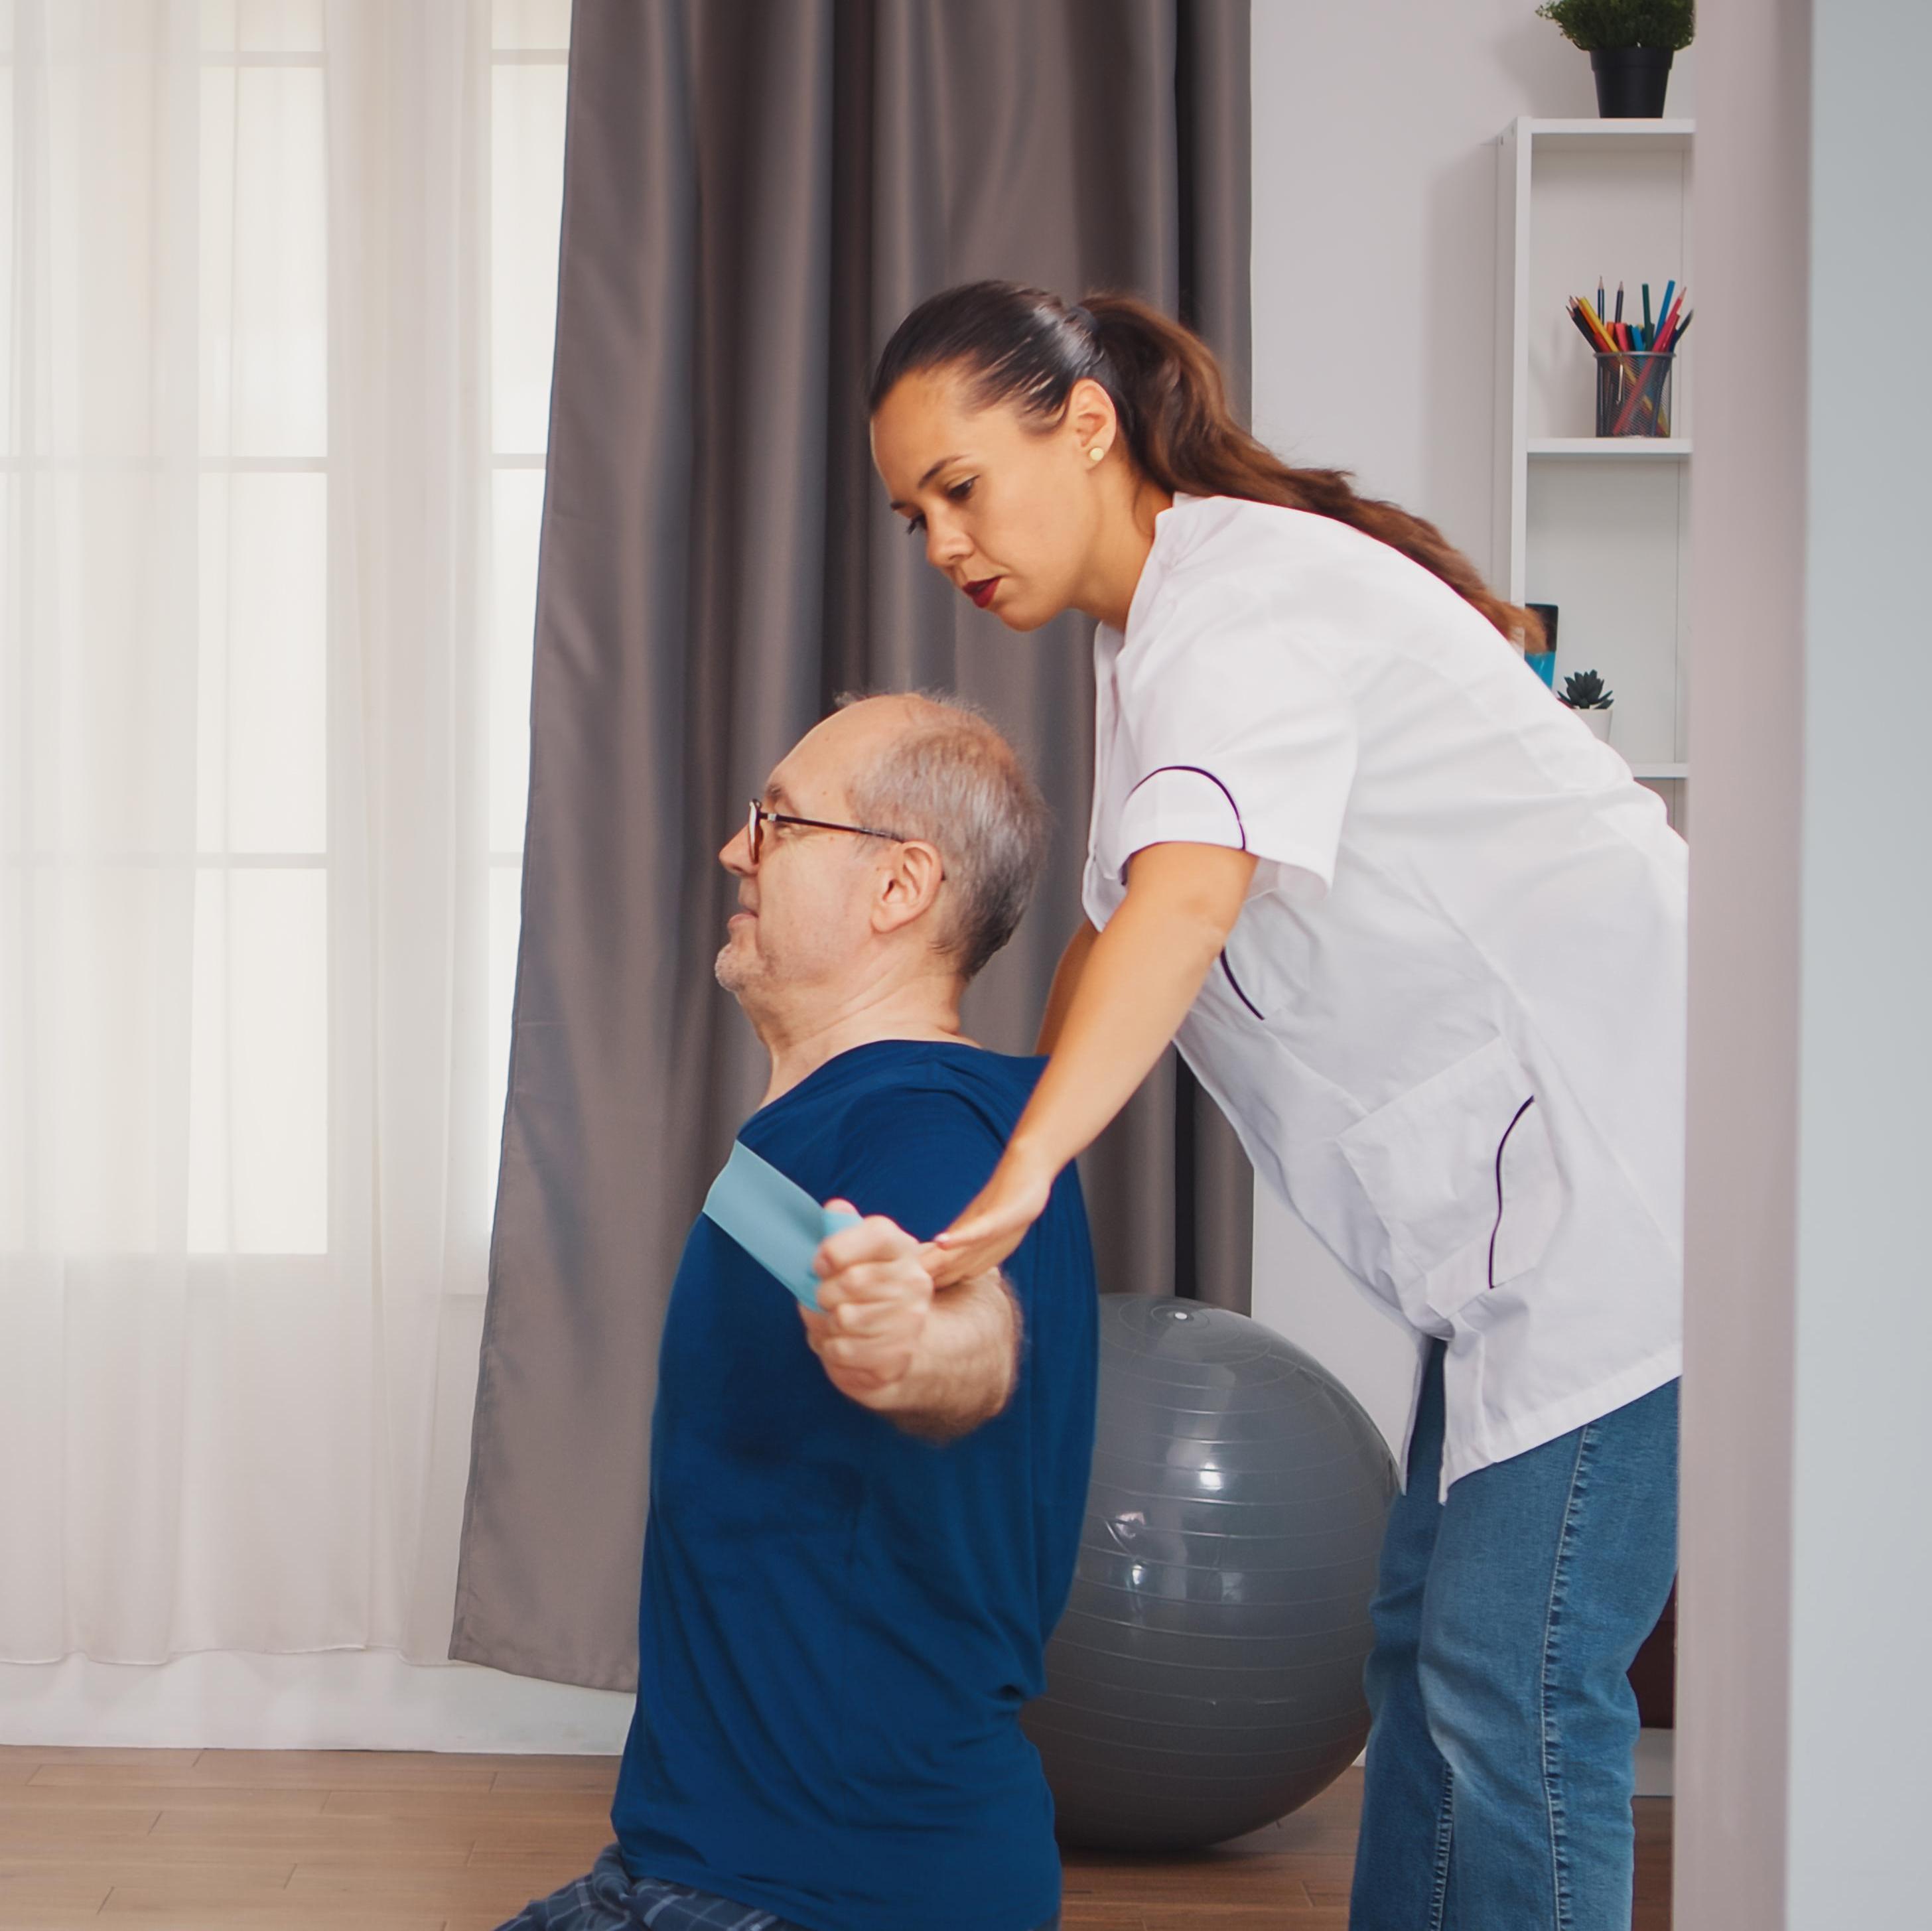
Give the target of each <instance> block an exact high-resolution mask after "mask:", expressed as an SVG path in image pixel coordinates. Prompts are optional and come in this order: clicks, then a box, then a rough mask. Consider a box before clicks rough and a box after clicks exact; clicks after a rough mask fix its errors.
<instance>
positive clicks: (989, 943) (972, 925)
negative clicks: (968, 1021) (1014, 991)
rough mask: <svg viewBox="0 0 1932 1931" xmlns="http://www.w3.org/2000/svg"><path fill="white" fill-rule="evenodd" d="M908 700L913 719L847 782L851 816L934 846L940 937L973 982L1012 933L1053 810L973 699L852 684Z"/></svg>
mask: <svg viewBox="0 0 1932 1931" xmlns="http://www.w3.org/2000/svg"><path fill="white" fill-rule="evenodd" d="M868 695H875V696H879V697H888V696H889V697H899V698H901V699H903V700H906V701H907V702H909V703H910V704H911V706H913V711H914V712H915V715H916V721H915V722H914V724H913V725H912V727H910V729H909V730H907V731H906V732H905V733H904V735H903V736H901V737H899V738H898V739H896V740H895V742H893V743H892V745H890V746H889V748H887V749H886V750H885V751H882V752H881V753H880V754H879V756H878V757H875V758H874V760H872V763H871V767H870V769H868V770H865V771H863V772H857V773H855V774H854V775H853V776H852V777H851V778H850V779H848V780H847V783H846V787H845V793H846V796H847V798H848V799H850V802H851V805H852V809H853V814H854V816H856V817H858V818H859V820H861V821H862V822H863V823H866V824H868V825H880V826H885V827H886V828H887V829H890V830H892V831H894V832H898V833H900V834H901V835H903V836H904V837H906V838H920V839H923V840H924V841H926V843H927V844H931V845H934V846H935V847H938V851H939V855H940V856H941V858H942V859H944V861H945V864H946V881H947V884H948V885H949V886H951V887H952V889H953V907H952V916H951V918H950V922H949V928H948V930H947V936H946V938H945V940H944V946H945V949H946V950H947V952H950V954H951V955H952V957H953V961H954V963H955V964H956V965H957V966H958V967H959V975H960V977H961V978H962V979H966V980H970V979H971V978H972V977H973V976H974V974H975V973H977V972H978V971H979V970H980V968H981V967H983V965H985V964H986V961H988V960H989V959H990V958H992V956H993V955H994V954H995V952H998V950H999V949H1000V948H1001V946H1004V944H1005V943H1007V940H1009V939H1010V938H1011V937H1013V932H1014V930H1015V928H1016V927H1017V926H1018V925H1019V922H1020V918H1021V915H1022V913H1024V912H1025V910H1026V908H1027V901H1028V900H1029V899H1030V898H1031V897H1032V896H1033V891H1034V886H1035V885H1037V883H1039V880H1040V871H1041V869H1042V868H1043V866H1044V865H1045V864H1046V847H1047V841H1048V838H1049V835H1050V833H1051V832H1052V822H1053V821H1052V814H1051V813H1049V811H1048V810H1047V808H1046V800H1045V799H1043V798H1042V797H1041V796H1040V790H1039V787H1037V785H1035V784H1034V781H1033V780H1032V778H1031V777H1030V776H1028V773H1027V769H1026V767H1025V765H1023V764H1022V763H1021V762H1020V760H1019V754H1018V753H1016V751H1014V749H1013V746H1012V745H1010V744H1009V743H1007V740H1006V739H1004V737H1003V736H1001V734H1000V730H999V727H998V726H997V725H996V724H994V722H993V721H992V719H991V718H989V717H988V716H987V715H986V712H983V711H982V710H981V709H980V708H979V707H978V706H977V705H974V704H969V703H965V702H963V701H962V700H960V699H959V698H957V697H953V696H951V695H950V694H944V695H942V694H937V693H935V692H932V691H889V692H887V691H879V692H875V693H867V692H864V691H847V692H846V693H845V694H844V695H843V696H841V697H840V698H839V700H838V708H839V709H841V710H843V709H844V708H845V706H847V705H848V704H856V703H862V702H864V701H865V698H866V697H868Z"/></svg>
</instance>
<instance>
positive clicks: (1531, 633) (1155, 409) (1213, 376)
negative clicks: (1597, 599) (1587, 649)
mask: <svg viewBox="0 0 1932 1931" xmlns="http://www.w3.org/2000/svg"><path fill="white" fill-rule="evenodd" d="M953 367H965V369H967V370H970V371H971V375H972V377H973V387H974V400H976V402H977V403H978V405H979V406H980V407H982V408H985V407H986V406H989V405H990V404H992V403H996V402H1011V403H1017V405H1018V406H1019V408H1020V409H1022V411H1023V412H1025V414H1027V415H1032V416H1037V417H1041V418H1047V419H1049V420H1052V421H1058V419H1059V418H1060V416H1061V414H1062V412H1064V410H1065V409H1066V407H1067V398H1068V397H1069V396H1070V394H1072V392H1073V385H1074V384H1075V383H1076V382H1079V381H1080V380H1081V379H1082V378H1083V377H1091V379H1093V380H1094V381H1095V382H1098V383H1099V384H1100V386H1101V387H1102V388H1103V389H1105V390H1106V391H1107V393H1108V394H1109V396H1110V397H1112V399H1113V403H1114V408H1115V412H1117V413H1118V415H1119V417H1120V421H1121V432H1122V433H1123V434H1124V435H1125V436H1126V437H1127V448H1128V451H1129V453H1130V454H1131V455H1132V457H1133V460H1134V463H1135V464H1136V466H1137V467H1138V468H1139V469H1140V471H1141V472H1142V474H1143V475H1145V476H1146V477H1148V479H1149V480H1150V481H1152V482H1154V483H1155V484H1157V485H1158V486H1159V487H1160V488H1162V489H1163V490H1167V491H1169V493H1173V492H1175V491H1177V490H1179V491H1184V492H1185V493H1187V494H1188V495H1190V496H1241V497H1244V498H1246V499H1247V500H1248V501H1250V502H1258V503H1277V504H1279V505H1281V506H1282V507H1283V508H1285V509H1298V510H1309V511H1313V513H1314V514H1316V515H1317V516H1325V517H1332V518H1333V519H1334V520H1335V521H1336V522H1337V523H1346V524H1347V525H1348V526H1349V528H1350V529H1359V530H1361V532H1363V533H1364V535H1368V536H1373V537H1374V538H1376V541H1378V542H1381V543H1386V544H1388V546H1389V547H1390V548H1391V549H1392V550H1400V551H1401V553H1403V556H1406V557H1409V558H1410V559H1412V560H1413V561H1414V562H1418V563H1420V564H1421V565H1422V566H1423V568H1424V569H1425V570H1429V571H1433V573H1434V574H1436V576H1438V577H1441V578H1442V580H1443V582H1444V583H1447V584H1448V586H1449V587H1450V588H1451V589H1452V590H1454V591H1456V592H1458V593H1459V594H1460V595H1461V596H1463V598H1466V600H1467V601H1469V602H1470V603H1471V604H1474V605H1475V607H1476V608H1477V609H1478V610H1481V612H1482V613H1483V615H1484V616H1486V617H1487V618H1488V619H1489V620H1490V622H1491V623H1493V625H1495V626H1496V628H1497V629H1498V630H1499V631H1502V634H1503V635H1504V636H1505V637H1508V638H1509V639H1510V640H1511V642H1512V643H1521V644H1522V646H1523V647H1524V648H1526V649H1538V648H1540V647H1541V644H1542V640H1543V625H1542V624H1541V622H1540V621H1539V620H1538V618H1537V617H1536V616H1535V613H1533V612H1532V611H1529V610H1523V609H1521V608H1520V607H1518V606H1517V605H1516V604H1511V603H1506V602H1505V601H1504V600H1503V599H1502V598H1500V597H1499V596H1498V595H1496V592H1494V591H1493V590H1492V589H1490V587H1489V586H1488V585H1487V583H1484V580H1483V577H1482V573H1481V571H1479V570H1478V569H1477V568H1476V566H1475V565H1474V564H1473V563H1472V562H1470V561H1469V558H1468V557H1466V556H1464V555H1463V553H1462V552H1461V551H1460V550H1458V549H1457V548H1456V547H1455V546H1454V544H1452V543H1451V542H1450V541H1448V538H1446V537H1445V536H1444V535H1443V534H1442V532H1441V531H1440V530H1439V529H1437V528H1436V526H1435V525H1434V524H1433V523H1427V522H1425V521H1424V520H1423V519H1422V518H1421V517H1418V516H1412V515H1411V514H1409V511H1407V510H1406V509H1403V508H1400V506H1399V505H1397V504H1394V503H1390V502H1379V501H1377V500H1376V499H1375V498H1373V497H1372V496H1358V494H1357V493H1356V492H1355V488H1354V487H1353V484H1352V481H1351V480H1350V478H1349V472H1347V471H1346V470H1345V469H1294V468H1292V467H1290V466H1289V464H1287V463H1284V462H1283V460H1281V458H1280V457H1279V456H1277V455H1276V454H1275V453H1274V451H1272V450H1271V449H1270V448H1268V447H1267V445H1265V444H1264V443H1262V442H1257V441H1256V439H1255V438H1254V437H1253V436H1250V434H1249V433H1248V432H1247V430H1245V429H1244V428H1243V427H1241V424H1239V423H1238V422H1237V421H1235V418H1234V417H1233V415H1232V414H1231V413H1230V412H1229V408H1228V397H1227V386H1226V383H1225V382H1223V379H1222V375H1221V369H1220V364H1219V363H1217V361H1215V359H1214V352H1213V351H1212V350H1211V349H1209V347H1208V345H1207V343H1205V342H1203V341H1202V340H1201V338H1200V337H1199V336H1198V335H1196V334H1194V333H1193V331H1192V330H1191V329H1188V328H1183V327H1182V326H1181V324H1180V323H1179V322H1172V321H1170V320H1169V319H1168V318H1167V317H1166V316H1164V315H1163V314H1162V313H1160V310H1158V309H1155V308H1152V307H1149V306H1148V304H1147V303H1145V302H1144V301H1136V299H1135V298H1133V296H1132V295H1089V296H1088V298H1086V301H1085V303H1084V304H1079V305H1070V304H1067V302H1064V301H1062V300H1061V298H1060V297H1059V296H1058V295H1050V294H1049V293H1048V292H1046V290H1045V289H1037V288H1028V287H1025V286H1023V285H1022V284H1021V283H1018V282H997V281H989V282H969V283H964V284H962V286H959V287H957V288H950V289H944V290H943V291H941V293H939V294H938V295H933V296H932V297H931V298H929V299H928V300H927V301H922V302H921V303H920V304H919V307H916V309H914V310H913V311H912V313H910V315H908V316H907V317H906V319H904V321H903V322H901V323H900V324H899V325H898V328H896V329H895V330H894V331H892V340H890V341H889V342H888V343H886V346H885V351H884V352H883V354H882V355H880V358H879V362H878V367H877V369H876V370H874V373H873V376H872V384H871V395H870V399H869V403H868V407H869V409H870V410H871V412H872V413H874V414H876V413H877V410H878V408H879V406H880V403H883V401H884V400H885V399H886V397H887V396H888V395H889V394H891V393H892V390H893V388H895V386H896V385H898V382H899V381H900V379H901V378H902V377H904V376H908V375H911V374H913V373H915V372H916V371H918V370H926V369H944V368H953Z"/></svg>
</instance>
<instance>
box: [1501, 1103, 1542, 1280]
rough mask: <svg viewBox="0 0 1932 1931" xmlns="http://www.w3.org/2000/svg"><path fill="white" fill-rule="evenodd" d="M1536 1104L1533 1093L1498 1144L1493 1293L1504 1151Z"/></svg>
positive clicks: (1506, 1127)
mask: <svg viewBox="0 0 1932 1931" xmlns="http://www.w3.org/2000/svg"><path fill="white" fill-rule="evenodd" d="M1535 1104H1536V1096H1535V1093H1532V1094H1531V1095H1530V1096H1529V1098H1528V1099H1526V1100H1525V1101H1524V1102H1523V1104H1522V1105H1520V1106H1519V1107H1518V1108H1517V1110H1516V1117H1515V1119H1514V1120H1511V1122H1510V1123H1509V1124H1508V1126H1505V1128H1504V1129H1503V1137H1502V1139H1501V1140H1499V1141H1498V1142H1497V1143H1496V1225H1495V1226H1493V1228H1490V1288H1491V1290H1492V1291H1493V1290H1494V1289H1495V1287H1496V1241H1497V1239H1498V1237H1499V1236H1500V1235H1501V1234H1502V1231H1503V1149H1504V1148H1505V1147H1507V1146H1508V1144H1509V1143H1510V1135H1511V1134H1512V1133H1514V1132H1515V1131H1516V1129H1517V1126H1519V1125H1520V1124H1521V1123H1522V1120H1523V1115H1524V1114H1526V1113H1527V1112H1528V1111H1529V1109H1530V1108H1532V1106H1534V1105H1535Z"/></svg>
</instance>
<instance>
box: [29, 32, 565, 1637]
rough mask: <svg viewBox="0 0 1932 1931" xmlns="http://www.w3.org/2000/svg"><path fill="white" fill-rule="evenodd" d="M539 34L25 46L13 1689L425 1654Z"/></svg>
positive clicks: (473, 1061)
mask: <svg viewBox="0 0 1932 1931" xmlns="http://www.w3.org/2000/svg"><path fill="white" fill-rule="evenodd" d="M567 30H568V0H494V4H492V0H407V4H399V0H0V58H3V59H4V69H0V77H3V78H4V81H5V85H4V87H0V116H4V117H5V118H4V123H0V278H3V279H0V367H4V369H5V376H6V380H5V388H4V392H0V409H4V418H0V433H4V446H3V447H0V458H3V459H4V467H0V1549H5V1552H6V1556H5V1561H4V1562H0V1659H4V1660H9V1661H12V1662H17V1663H28V1662H43V1661H47V1660H52V1659H55V1658H58V1657H63V1656H69V1655H72V1654H76V1653H78V1654H82V1655H84V1656H86V1657H93V1658H96V1659H99V1660H108V1661H114V1662H157V1661H160V1660H164V1659H166V1658H168V1657H173V1656H178V1655H181V1654H184V1653H186V1652H190V1651H205V1650H213V1649H226V1650H238V1651H302V1650H317V1649H326V1648H386V1649H394V1650H398V1651H401V1652H402V1653H403V1654H404V1655H405V1656H407V1657H413V1658H418V1659H420V1660H425V1661H428V1660H440V1658H442V1657H443V1655H444V1654H445V1647H446V1640H447V1636H448V1630H449V1605H450V1597H451V1595H452V1588H453V1582H454V1574H455V1543H456V1536H457V1531H458V1522H459V1517H460V1507H461V1500H462V1491H463V1477H464V1473H465V1468H466V1455H467V1448H468V1438H469V1411H470V1405H471V1401H472V1393H473V1386H474V1375H475V1351H476V1343H477V1336H478V1329H479V1327H480V1322H481V1294H482V1290H483V1285H484V1253H485V1246H486V1242H487V1230H488V1219H489V1213H490V1199H491V1194H492V1191H493V1171H494V1153H495V1144H496V1135H497V1132H498V1128H499V1120H500V1108H501V1099H502V1078H503V1066H504V1061H505V1051H506V1041H507V1026H508V1007H509V983H508V981H509V975H510V971H511V966H512V964H513V962H514V945H515V934H516V917H517V898H518V892H517V887H518V880H519V869H518V868H519V863H520V843H521V837H522V820H523V790H524V780H525V768H526V767H525V762H524V760H525V750H524V744H525V736H526V712H527V694H528V676H529V661H528V657H529V631H530V614H531V604H532V594H533V582H534V570H535V534H536V521H537V515H538V507H539V505H540V503H541V487H542V452H543V447H544V420H545V415H546V408H547V387H548V365H549V346H550V325H551V319H552V313H553V289H554V279H555V262H556V226H557V217H558V207H559V201H560V192H561V168H562V127H563V91H564V69H563V65H562V49H563V46H564V43H565V37H566V34H567Z"/></svg>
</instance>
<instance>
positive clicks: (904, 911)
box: [872, 838, 946, 933]
mask: <svg viewBox="0 0 1932 1931" xmlns="http://www.w3.org/2000/svg"><path fill="white" fill-rule="evenodd" d="M945 882H946V867H945V865H944V862H942V860H941V858H940V856H939V852H938V848H937V847H935V846H932V845H929V844H927V843H926V841H925V840H924V839H923V838H909V839H907V841H906V842H905V843H904V844H901V845H898V846H895V847H894V849H893V853H892V864H891V865H889V867H888V868H886V871H884V872H883V873H882V874H880V883H879V889H878V892H877V896H876V897H875V898H874V900H873V901H872V929H873V931H875V932H880V933H884V932H896V931H898V930H899V929H900V928H901V927H903V926H906V925H910V924H911V923H912V922H913V920H914V919H916V918H918V917H919V916H921V915H922V913H926V912H929V911H930V910H932V905H933V903H934V901H935V900H936V899H937V898H938V896H939V889H940V887H941V886H942V885H943V884H944V883H945Z"/></svg>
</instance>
